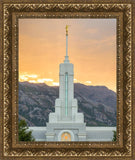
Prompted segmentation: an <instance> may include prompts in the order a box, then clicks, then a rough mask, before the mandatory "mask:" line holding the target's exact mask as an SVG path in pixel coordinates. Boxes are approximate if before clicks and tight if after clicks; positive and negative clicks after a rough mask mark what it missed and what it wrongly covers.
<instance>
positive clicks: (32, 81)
mask: <svg viewBox="0 0 135 160" xmlns="http://www.w3.org/2000/svg"><path fill="white" fill-rule="evenodd" d="M28 82H30V83H37V82H36V81H35V80H29V81H28Z"/></svg>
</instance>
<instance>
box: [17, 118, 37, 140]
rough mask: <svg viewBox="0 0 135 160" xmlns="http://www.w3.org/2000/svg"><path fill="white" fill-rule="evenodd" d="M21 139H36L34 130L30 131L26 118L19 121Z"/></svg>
mask: <svg viewBox="0 0 135 160" xmlns="http://www.w3.org/2000/svg"><path fill="white" fill-rule="evenodd" d="M19 141H35V139H34V138H33V136H32V131H28V126H27V123H26V121H25V120H20V122H19Z"/></svg>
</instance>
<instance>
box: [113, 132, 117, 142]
mask: <svg viewBox="0 0 135 160" xmlns="http://www.w3.org/2000/svg"><path fill="white" fill-rule="evenodd" d="M116 139H117V137H116V131H113V139H112V141H116Z"/></svg>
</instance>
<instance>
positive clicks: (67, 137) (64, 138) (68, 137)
mask: <svg viewBox="0 0 135 160" xmlns="http://www.w3.org/2000/svg"><path fill="white" fill-rule="evenodd" d="M61 141H71V135H70V133H68V132H64V133H62V134H61Z"/></svg>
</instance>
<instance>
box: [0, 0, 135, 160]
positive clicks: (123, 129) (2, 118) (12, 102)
mask: <svg viewBox="0 0 135 160" xmlns="http://www.w3.org/2000/svg"><path fill="white" fill-rule="evenodd" d="M28 17H31V18H32V17H33V18H34V17H37V18H39V17H40V18H116V19H117V141H116V142H19V141H18V140H17V137H18V132H17V124H18V123H17V121H18V105H17V102H18V20H19V18H28ZM133 17H135V1H134V0H127V1H125V0H121V1H120V0H117V1H116V0H113V1H110V0H102V2H101V1H100V0H87V1H86V0H84V1H83V0H70V2H69V1H67V0H12V1H10V0H2V1H1V2H0V25H1V29H0V35H2V36H0V40H1V43H0V48H2V52H1V53H0V60H1V62H2V63H1V67H0V68H1V73H0V89H1V92H0V93H1V94H0V102H1V107H0V124H2V125H0V147H1V148H0V158H1V159H2V160H5V159H7V160H11V159H12V160H13V159H17V160H19V159H20V160H21V159H27V160H30V159H36V158H37V159H41V160H42V159H47V160H48V159H55V160H56V159H74V160H76V159H93V160H94V159H100V160H101V159H107V160H109V159H115V160H116V159H122V160H124V159H126V160H128V159H130V160H132V159H134V158H135V149H134V148H135V142H134V140H135V139H134V138H135V136H133V135H134V134H135V128H134V127H133V124H134V125H135V118H134V117H133V112H134V113H135V109H134V108H133V106H134V105H135V98H134V97H135V92H134V90H133V89H135V84H134V83H133V82H135V67H134V65H135V57H134V56H133V54H134V53H135V19H134V18H133Z"/></svg>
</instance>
